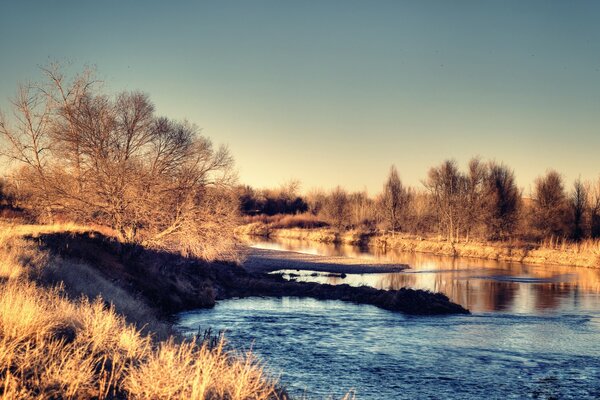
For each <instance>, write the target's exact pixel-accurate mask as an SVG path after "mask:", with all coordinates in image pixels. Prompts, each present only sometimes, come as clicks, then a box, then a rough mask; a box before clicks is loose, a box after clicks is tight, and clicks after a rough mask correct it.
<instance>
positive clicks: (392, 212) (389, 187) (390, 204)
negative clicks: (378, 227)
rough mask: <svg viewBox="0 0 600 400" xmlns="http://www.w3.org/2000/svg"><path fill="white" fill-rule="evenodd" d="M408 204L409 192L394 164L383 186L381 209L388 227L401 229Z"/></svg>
mask: <svg viewBox="0 0 600 400" xmlns="http://www.w3.org/2000/svg"><path fill="white" fill-rule="evenodd" d="M407 204H408V192H407V191H406V189H405V188H404V186H403V185H402V182H401V181H400V177H399V176H398V171H397V170H396V167H395V166H394V165H392V166H391V168H390V173H389V175H388V179H387V181H386V182H385V185H384V186H383V195H382V197H381V210H382V214H383V217H384V218H383V219H384V221H385V224H386V226H387V228H388V229H390V230H391V231H392V233H395V232H396V231H398V230H401V228H402V225H401V220H402V213H403V212H404V211H405V208H406V207H407Z"/></svg>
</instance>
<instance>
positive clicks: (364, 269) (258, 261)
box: [242, 248, 408, 274]
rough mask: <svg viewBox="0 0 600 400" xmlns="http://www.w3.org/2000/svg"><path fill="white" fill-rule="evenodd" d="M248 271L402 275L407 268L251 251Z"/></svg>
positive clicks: (290, 252)
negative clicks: (387, 273) (283, 270)
mask: <svg viewBox="0 0 600 400" xmlns="http://www.w3.org/2000/svg"><path fill="white" fill-rule="evenodd" d="M242 265H243V266H244V268H245V269H246V270H247V271H248V272H251V273H266V272H273V271H277V270H282V269H295V270H304V271H320V272H331V273H335V274H369V273H385V272H400V271H403V270H405V269H407V268H408V265H406V264H398V263H388V262H378V261H377V260H374V259H373V260H370V259H358V258H352V257H332V256H330V257H327V256H319V255H314V254H306V253H299V252H295V251H277V250H269V249H259V248H249V249H248V250H247V251H246V254H245V257H244V262H243V264H242Z"/></svg>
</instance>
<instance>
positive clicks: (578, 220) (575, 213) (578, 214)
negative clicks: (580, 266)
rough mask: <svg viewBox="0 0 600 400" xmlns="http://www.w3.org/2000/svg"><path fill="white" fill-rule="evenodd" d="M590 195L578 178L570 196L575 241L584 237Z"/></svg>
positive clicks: (572, 235) (572, 234) (572, 230)
mask: <svg viewBox="0 0 600 400" xmlns="http://www.w3.org/2000/svg"><path fill="white" fill-rule="evenodd" d="M587 203H588V193H587V188H586V187H585V185H584V184H583V182H582V181H581V178H578V179H577V180H576V181H575V182H574V183H573V191H572V192H571V194H570V196H569V206H570V209H571V220H572V228H571V237H572V238H573V239H575V240H580V239H581V238H582V237H583V236H584V226H585V221H584V216H585V212H586V209H587Z"/></svg>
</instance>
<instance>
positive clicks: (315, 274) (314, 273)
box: [310, 272, 319, 276]
mask: <svg viewBox="0 0 600 400" xmlns="http://www.w3.org/2000/svg"><path fill="white" fill-rule="evenodd" d="M310 276H319V274H318V273H316V272H313V273H312V274H310Z"/></svg>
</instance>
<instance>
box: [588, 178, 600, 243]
mask: <svg viewBox="0 0 600 400" xmlns="http://www.w3.org/2000/svg"><path fill="white" fill-rule="evenodd" d="M588 193H589V206H588V208H589V215H590V236H591V237H593V238H599V237H600V178H598V179H597V180H596V182H595V183H594V184H590V185H589V189H588Z"/></svg>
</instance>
